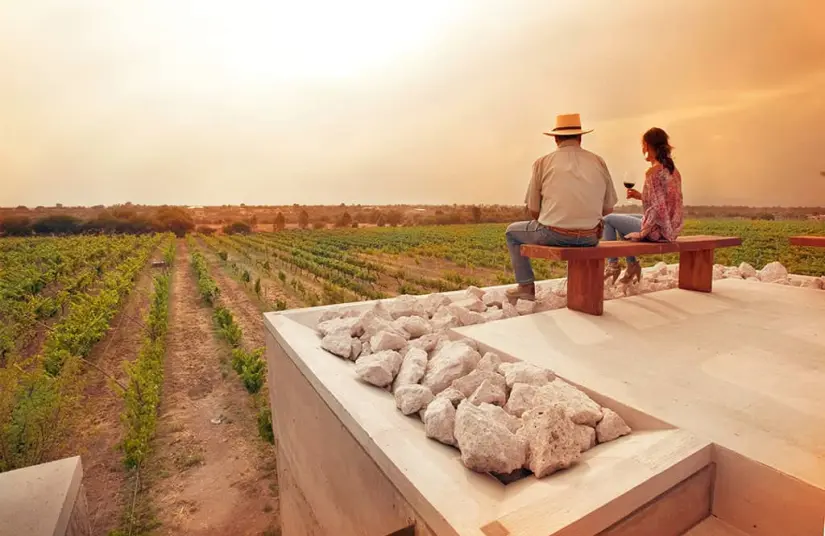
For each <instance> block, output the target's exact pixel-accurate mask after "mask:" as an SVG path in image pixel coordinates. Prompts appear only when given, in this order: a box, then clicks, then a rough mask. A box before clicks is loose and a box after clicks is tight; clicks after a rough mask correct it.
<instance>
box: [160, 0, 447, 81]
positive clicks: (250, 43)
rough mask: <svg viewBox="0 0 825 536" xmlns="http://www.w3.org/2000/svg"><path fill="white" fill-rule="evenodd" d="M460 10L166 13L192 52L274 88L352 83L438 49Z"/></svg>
mask: <svg viewBox="0 0 825 536" xmlns="http://www.w3.org/2000/svg"><path fill="white" fill-rule="evenodd" d="M461 3H462V2H455V1H453V2H450V1H446V0H441V1H438V0H423V1H422V0H417V1H416V2H395V1H392V0H348V1H340V0H294V1H289V2H286V1H279V0H275V1H271V0H270V1H267V0H246V1H238V2H229V1H226V0H198V1H197V2H184V3H182V4H181V3H177V2H170V3H167V4H166V5H165V6H164V7H163V10H164V11H165V15H166V16H167V17H169V18H170V19H175V20H174V21H172V20H169V19H167V20H169V22H171V23H173V24H172V25H173V26H174V27H175V28H176V29H177V30H176V31H180V32H182V35H178V36H176V41H177V42H178V43H180V44H181V45H182V48H183V49H184V50H186V51H187V52H189V53H193V54H199V55H200V54H206V55H208V61H209V62H210V63H215V64H218V65H219V66H220V67H221V68H222V70H224V71H228V72H229V73H231V74H232V75H234V76H237V77H240V78H244V79H249V78H251V79H269V80H272V79H295V78H316V77H347V76H352V75H354V74H357V73H359V72H362V71H364V70H367V69H370V68H374V67H376V66H380V65H382V64H385V63H386V62H388V61H392V60H394V59H396V58H401V57H403V55H405V54H407V53H410V52H413V51H415V50H416V49H419V48H422V47H424V46H426V45H427V44H428V43H430V42H432V41H433V39H434V38H435V36H437V35H438V33H439V31H440V30H441V29H442V28H443V27H444V26H445V25H446V24H448V23H449V22H451V21H452V20H454V18H455V15H456V13H457V11H458V6H459V5H460V4H461ZM179 52H180V50H179Z"/></svg>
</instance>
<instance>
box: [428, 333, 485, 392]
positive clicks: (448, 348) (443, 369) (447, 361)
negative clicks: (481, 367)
mask: <svg viewBox="0 0 825 536" xmlns="http://www.w3.org/2000/svg"><path fill="white" fill-rule="evenodd" d="M480 359H481V356H480V355H479V354H478V352H476V351H475V350H473V349H472V348H470V347H469V346H467V344H465V343H464V342H451V343H448V344H446V345H445V346H444V347H443V348H442V349H441V350H439V351H438V353H437V354H436V355H434V356H433V358H432V359H431V360H430V361H429V363H427V371H426V372H425V373H424V377H423V378H422V380H421V385H424V386H426V387H429V388H430V390H431V391H432V392H433V394H438V393H440V392H441V391H443V390H444V389H446V388H447V387H449V386H450V384H452V383H453V380H456V379H458V378H460V377H461V376H464V375H465V374H467V373H468V372H470V371H471V370H472V369H473V368H474V367H475V365H476V364H477V363H478V361H479V360H480Z"/></svg>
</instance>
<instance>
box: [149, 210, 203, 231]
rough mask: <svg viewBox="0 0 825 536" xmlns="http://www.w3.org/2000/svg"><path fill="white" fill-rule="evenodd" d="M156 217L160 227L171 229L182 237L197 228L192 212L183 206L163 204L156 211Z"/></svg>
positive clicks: (165, 229) (166, 229)
mask: <svg viewBox="0 0 825 536" xmlns="http://www.w3.org/2000/svg"><path fill="white" fill-rule="evenodd" d="M154 219H155V220H156V221H157V222H158V227H159V228H160V229H161V230H164V231H171V232H173V233H175V236H178V237H181V236H184V235H185V234H186V233H188V232H191V231H192V230H193V229H194V228H195V220H194V219H193V218H192V214H190V213H189V211H188V210H186V209H185V208H183V207H172V206H163V207H160V208H159V209H158V210H157V212H155V215H154Z"/></svg>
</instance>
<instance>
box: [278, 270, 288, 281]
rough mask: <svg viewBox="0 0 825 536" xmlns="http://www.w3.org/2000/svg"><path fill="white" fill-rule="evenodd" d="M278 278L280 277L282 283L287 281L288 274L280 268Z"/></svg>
mask: <svg viewBox="0 0 825 536" xmlns="http://www.w3.org/2000/svg"><path fill="white" fill-rule="evenodd" d="M278 279H280V280H281V282H282V283H286V274H285V273H284V272H283V271H281V270H278Z"/></svg>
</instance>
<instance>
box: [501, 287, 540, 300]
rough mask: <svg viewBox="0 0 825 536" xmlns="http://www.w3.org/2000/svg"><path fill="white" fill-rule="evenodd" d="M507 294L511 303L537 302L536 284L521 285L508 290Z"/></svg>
mask: <svg viewBox="0 0 825 536" xmlns="http://www.w3.org/2000/svg"><path fill="white" fill-rule="evenodd" d="M506 294H507V300H508V301H510V302H516V301H518V300H528V301H536V284H535V283H528V284H527V285H519V286H518V287H516V288H511V289H508V290H507V292H506Z"/></svg>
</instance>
